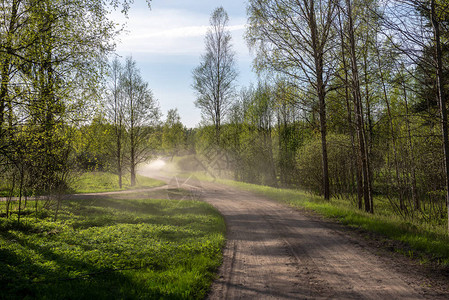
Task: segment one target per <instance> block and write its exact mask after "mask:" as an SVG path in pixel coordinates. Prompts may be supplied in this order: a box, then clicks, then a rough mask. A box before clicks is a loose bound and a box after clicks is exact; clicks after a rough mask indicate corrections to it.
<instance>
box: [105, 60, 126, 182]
mask: <svg viewBox="0 0 449 300" xmlns="http://www.w3.org/2000/svg"><path fill="white" fill-rule="evenodd" d="M122 72H123V67H122V65H121V63H120V61H119V60H118V58H117V57H115V58H114V60H113V61H112V63H111V65H110V87H109V94H108V98H109V99H108V101H107V103H108V107H107V111H108V114H109V119H110V120H111V121H112V124H113V126H114V137H115V151H114V152H115V155H114V157H115V161H116V166H117V174H118V183H119V187H120V188H122V175H123V145H122V143H123V139H124V135H125V128H124V126H125V124H124V105H125V103H124V101H123V100H124V97H123V93H122V80H121V79H122Z"/></svg>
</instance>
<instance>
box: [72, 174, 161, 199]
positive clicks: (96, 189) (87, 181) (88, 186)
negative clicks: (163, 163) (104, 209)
mask: <svg viewBox="0 0 449 300" xmlns="http://www.w3.org/2000/svg"><path fill="white" fill-rule="evenodd" d="M122 180H123V184H122V188H121V189H120V187H119V184H118V175H116V174H112V173H106V172H88V173H83V174H81V175H80V176H79V177H77V178H75V179H74V180H73V183H72V185H71V188H72V190H73V192H74V193H77V194H81V193H101V192H112V191H124V190H129V189H137V188H151V187H156V186H161V185H164V184H165V182H163V181H161V180H156V179H152V178H149V177H145V176H141V175H137V184H136V186H134V187H131V182H130V177H129V176H123V179H122Z"/></svg>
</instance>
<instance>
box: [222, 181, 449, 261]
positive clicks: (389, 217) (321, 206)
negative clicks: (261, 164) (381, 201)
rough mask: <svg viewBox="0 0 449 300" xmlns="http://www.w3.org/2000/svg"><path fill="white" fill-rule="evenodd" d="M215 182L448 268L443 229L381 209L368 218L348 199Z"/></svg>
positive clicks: (447, 242)
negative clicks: (393, 243) (302, 211)
mask: <svg viewBox="0 0 449 300" xmlns="http://www.w3.org/2000/svg"><path fill="white" fill-rule="evenodd" d="M218 181H219V182H220V183H223V184H227V185H231V186H235V187H238V188H241V189H244V190H248V191H252V192H255V193H259V194H261V195H264V196H266V197H268V198H270V199H273V200H275V201H278V202H281V203H285V204H287V205H290V206H292V207H294V208H305V209H308V210H312V211H314V212H316V213H318V214H320V215H322V216H324V217H327V218H332V219H334V220H338V222H340V223H342V224H344V225H346V226H350V227H354V228H359V229H362V230H364V231H366V232H371V233H375V234H376V235H379V236H380V237H382V238H384V239H386V240H394V241H399V242H401V244H402V245H403V246H402V247H397V249H395V250H396V251H398V252H401V253H403V254H405V255H407V256H409V257H412V258H416V259H419V260H420V261H421V262H422V263H426V262H429V261H432V262H437V263H438V264H439V265H440V266H443V267H448V266H449V238H448V236H447V232H446V226H430V225H425V224H422V223H418V222H412V221H405V220H403V219H401V218H399V217H398V216H396V215H394V214H393V213H390V212H388V210H387V209H381V210H380V213H379V214H375V215H371V214H368V213H365V212H363V211H360V210H358V209H357V208H356V207H354V206H353V205H351V204H350V202H349V201H348V200H342V199H332V200H331V202H327V201H325V200H324V199H323V198H321V197H317V196H313V195H310V194H308V193H305V192H303V191H298V190H290V189H277V188H272V187H267V186H259V185H254V184H248V183H242V182H236V181H232V180H218Z"/></svg>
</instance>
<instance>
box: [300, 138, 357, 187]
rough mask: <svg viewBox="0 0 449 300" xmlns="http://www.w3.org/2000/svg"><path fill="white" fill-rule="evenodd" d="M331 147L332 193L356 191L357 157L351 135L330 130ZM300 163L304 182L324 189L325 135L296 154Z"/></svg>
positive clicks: (330, 182)
mask: <svg viewBox="0 0 449 300" xmlns="http://www.w3.org/2000/svg"><path fill="white" fill-rule="evenodd" d="M327 151H328V161H329V185H330V189H331V193H333V194H344V193H349V192H352V191H353V189H354V185H355V180H354V165H355V161H354V159H355V158H354V157H353V155H352V145H351V139H350V137H349V136H347V135H342V134H329V135H328V136H327ZM296 163H297V166H298V170H299V184H300V186H301V187H302V188H304V189H307V190H309V191H312V192H315V193H320V192H321V189H322V182H323V171H322V150H321V137H318V136H316V137H314V138H313V139H311V140H310V141H309V142H306V143H305V144H304V146H303V147H301V148H300V149H299V151H298V152H297V154H296Z"/></svg>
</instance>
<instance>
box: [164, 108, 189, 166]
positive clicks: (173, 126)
mask: <svg viewBox="0 0 449 300" xmlns="http://www.w3.org/2000/svg"><path fill="white" fill-rule="evenodd" d="M183 144H184V127H183V125H182V123H181V117H180V116H179V113H178V109H176V108H175V109H170V110H169V111H168V113H167V119H166V120H165V123H164V127H163V128H162V147H163V148H164V149H165V150H167V151H171V153H172V154H171V157H172V160H173V157H174V156H175V155H177V154H178V152H179V151H180V150H181V149H182V147H183Z"/></svg>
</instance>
